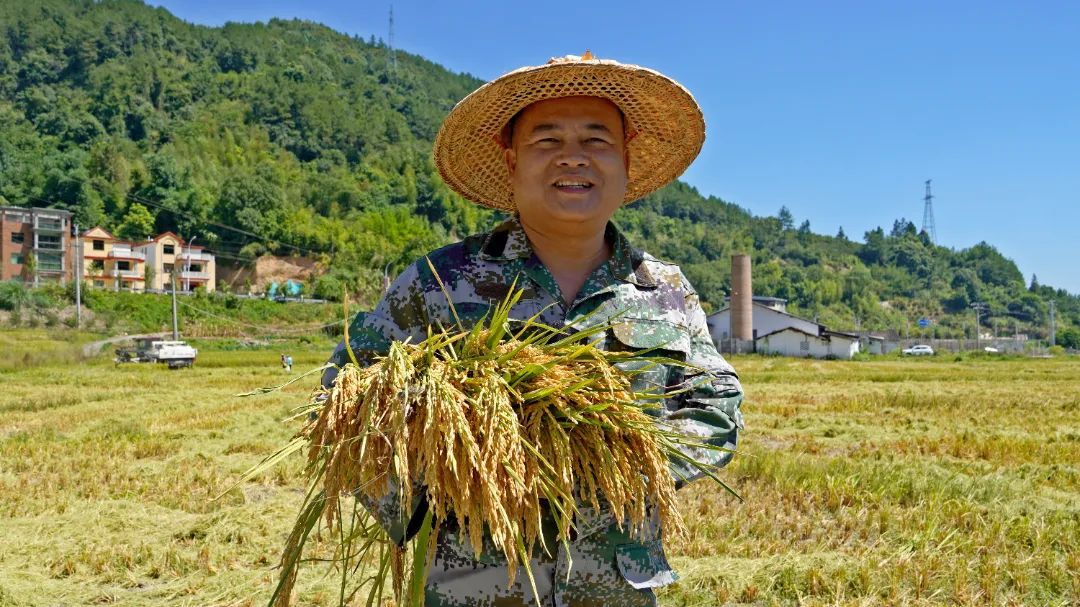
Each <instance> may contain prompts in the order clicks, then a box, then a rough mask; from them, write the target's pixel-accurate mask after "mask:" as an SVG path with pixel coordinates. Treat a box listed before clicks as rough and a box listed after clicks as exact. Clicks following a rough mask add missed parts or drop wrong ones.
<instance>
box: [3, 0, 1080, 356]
mask: <svg viewBox="0 0 1080 607" xmlns="http://www.w3.org/2000/svg"><path fill="white" fill-rule="evenodd" d="M479 84H480V81H479V80H477V79H476V78H473V77H471V76H469V75H467V74H456V73H453V72H450V71H448V70H446V69H445V68H443V67H441V66H438V65H435V64H434V63H431V62H430V61H427V60H425V59H423V58H422V57H418V56H415V55H410V54H408V53H406V52H402V51H400V50H398V51H397V53H396V63H394V64H391V63H390V62H389V53H388V50H387V48H386V47H385V45H384V44H383V43H382V42H380V41H377V40H374V39H372V40H362V39H359V38H353V37H349V36H346V35H343V34H340V33H337V32H334V31H332V30H330V29H328V28H326V27H324V26H321V25H317V24H313V23H309V22H302V21H283V20H272V21H270V22H269V23H266V24H227V25H225V26H224V27H221V28H209V27H203V26H196V25H191V24H188V23H185V22H183V21H181V20H179V19H177V18H176V17H174V16H172V15H171V14H170V13H168V12H167V11H165V10H164V9H160V8H152V7H149V6H146V5H144V4H142V3H140V2H136V1H134V0H104V1H98V2H94V1H90V0H21V1H19V2H3V3H0V204H13V205H19V206H57V207H63V208H67V209H71V210H72V211H73V212H75V214H76V217H77V219H78V221H79V224H80V225H81V226H83V227H89V226H93V225H102V226H104V227H105V228H107V229H110V230H113V231H114V232H115V233H118V234H119V235H121V236H123V237H126V238H142V237H145V236H146V235H148V234H149V233H150V232H154V231H162V230H174V231H176V232H179V233H181V234H184V235H196V237H197V238H198V239H199V241H200V242H202V243H203V244H204V245H206V246H208V247H209V248H210V249H211V250H213V251H214V252H215V253H216V254H217V255H218V256H219V257H222V258H226V259H229V258H235V259H237V260H240V261H243V260H246V259H250V258H252V257H253V256H255V255H258V254H260V253H262V252H266V251H269V252H274V253H278V254H292V253H297V254H305V255H313V256H317V257H322V258H323V259H324V261H326V262H327V263H328V266H329V268H330V270H329V272H328V273H326V274H325V275H323V276H322V277H320V278H319V279H317V281H316V284H315V285H313V286H314V288H315V290H316V292H317V293H319V294H320V295H324V296H330V297H338V296H340V293H342V291H343V289H348V290H349V291H351V292H352V293H354V294H355V296H357V297H358V298H359V299H360V301H361V303H362V304H364V305H370V304H372V303H373V302H374V300H375V298H376V297H377V294H378V291H379V290H380V289H381V277H382V274H383V272H384V270H387V269H388V270H389V271H391V272H393V271H395V270H400V269H401V268H402V267H404V265H405V264H406V263H408V262H409V261H411V260H412V259H414V258H416V257H418V256H419V255H420V254H422V253H423V252H425V251H427V250H429V249H431V248H434V247H436V246H438V245H441V244H444V243H447V242H450V241H452V240H455V239H458V238H460V237H462V236H464V235H466V234H469V233H472V232H476V231H479V230H482V229H484V228H486V227H487V226H489V225H491V224H492V223H493V222H494V221H496V220H497V219H498V217H497V216H496V214H495V213H493V212H491V211H487V210H485V209H483V208H481V207H479V206H477V205H474V204H472V203H469V202H467V201H465V200H463V199H461V198H460V197H459V196H457V195H456V194H454V193H453V192H451V191H450V190H449V189H448V188H447V187H446V186H445V185H444V184H443V183H442V181H441V180H440V179H439V177H438V175H437V172H436V171H435V168H434V166H433V164H432V162H431V158H430V154H431V142H432V140H433V139H434V136H435V133H436V131H437V130H438V127H439V124H440V121H441V120H442V117H443V116H444V115H445V114H446V112H447V111H448V110H449V109H450V108H451V107H452V106H453V104H454V103H455V102H457V101H458V100H459V99H461V98H462V97H464V96H465V95H466V94H467V93H468V92H469V91H471V90H472V89H474V88H475V87H476V86H477V85H479ZM616 221H617V222H618V223H619V225H620V226H621V227H622V228H623V229H624V230H626V231H627V232H628V233H629V235H630V236H631V238H632V239H633V240H634V241H635V242H636V243H637V244H638V245H639V246H642V247H643V248H645V249H647V250H649V251H650V252H652V253H653V254H655V255H657V256H659V257H662V258H667V259H671V260H673V261H676V262H678V263H680V264H681V265H682V267H683V268H684V270H685V271H686V273H687V274H688V275H689V277H690V278H691V280H692V281H693V282H694V283H695V285H696V286H697V288H698V289H699V291H700V292H701V294H702V297H703V299H704V301H705V302H706V303H707V305H711V306H712V307H713V308H719V307H720V306H722V305H723V298H724V295H725V294H726V292H727V290H728V287H729V284H730V260H729V257H730V255H731V254H732V253H736V252H750V253H751V254H752V255H753V262H754V273H755V274H754V289H755V292H756V293H757V294H761V295H771V296H776V297H784V298H787V299H789V300H790V301H791V304H792V306H791V307H792V311H793V312H795V313H797V314H801V315H805V316H809V317H815V316H816V317H818V318H819V319H820V320H821V321H822V322H825V323H826V324H829V325H830V326H832V327H835V328H854V327H856V326H857V325H859V326H861V327H863V328H875V329H887V328H893V329H899V330H900V331H901V332H903V331H905V330H908V329H909V327H910V330H911V331H912V332H913V333H915V332H917V327H915V326H914V325H915V322H914V321H915V320H916V319H918V318H921V317H932V318H934V319H936V320H937V322H936V324H935V325H934V326H933V327H932V328H931V329H930V331H932V332H933V331H936V333H937V334H938V335H941V336H946V335H948V336H952V335H961V334H963V332H964V331H965V329H966V331H967V332H968V333H969V334H970V332H971V323H972V318H973V314H972V313H971V311H970V309H969V304H970V303H971V302H974V301H982V302H986V303H987V304H988V305H989V308H990V311H989V315H988V316H987V317H986V319H985V320H984V326H986V327H988V328H989V327H991V326H992V325H994V324H995V323H997V324H998V326H999V327H1000V328H1001V329H1002V330H1003V332H1008V333H1011V332H1012V331H1013V330H1014V328H1016V329H1019V330H1020V331H1021V332H1024V331H1026V332H1029V333H1032V334H1036V335H1040V334H1043V333H1045V326H1046V324H1047V312H1048V302H1049V301H1051V300H1054V301H1055V302H1056V305H1057V312H1058V321H1059V326H1069V325H1072V326H1078V325H1080V297H1078V296H1075V295H1070V294H1068V293H1066V292H1064V291H1061V290H1055V289H1053V288H1051V287H1048V286H1040V285H1037V284H1036V279H1035V278H1034V277H1032V281H1031V282H1032V284H1031V286H1030V288H1029V287H1028V285H1027V284H1026V281H1025V278H1024V277H1023V276H1022V275H1021V274H1020V272H1019V270H1018V269H1017V267H1016V265H1015V264H1014V263H1013V262H1012V261H1010V260H1008V259H1006V258H1004V257H1003V256H1002V255H1001V254H1000V253H999V252H998V251H997V250H996V249H994V247H993V246H991V245H989V244H985V243H983V244H979V245H977V246H975V247H972V248H970V249H966V250H962V251H954V250H951V249H947V248H943V247H937V246H933V245H932V244H930V242H929V240H928V239H927V238H926V237H925V235H924V234H919V233H917V231H916V229H915V226H914V225H913V224H911V223H910V222H908V221H906V220H903V219H900V220H897V221H896V222H895V223H894V225H893V226H892V227H891V229H890V230H888V231H885V230H882V229H876V230H873V231H871V232H868V233H866V234H865V235H864V238H863V242H855V241H852V240H849V239H848V238H846V237H844V236H843V235H842V234H840V235H838V236H836V237H830V236H822V235H819V234H815V233H813V232H812V230H811V229H810V223H809V221H803V222H802V223H801V225H799V226H798V227H796V226H795V220H794V219H793V218H792V217H791V214H790V213H788V212H787V211H786V209H781V210H780V212H779V213H778V216H777V217H754V216H752V215H751V214H749V213H748V212H747V211H745V210H743V209H741V208H739V207H738V206H736V205H734V204H731V203H728V202H725V201H722V200H719V199H716V198H713V197H709V198H705V197H702V196H701V195H700V194H699V193H698V192H697V191H696V190H694V189H693V188H691V187H689V186H687V185H685V184H682V183H676V184H673V185H671V186H669V187H667V188H665V189H664V190H662V191H660V192H658V193H656V194H654V195H651V196H649V197H648V198H646V199H644V200H642V201H639V202H637V203H635V204H634V205H631V206H630V207H628V208H625V209H623V210H622V211H620V212H619V214H618V215H617V217H616ZM1040 332H1041V333H1040Z"/></svg>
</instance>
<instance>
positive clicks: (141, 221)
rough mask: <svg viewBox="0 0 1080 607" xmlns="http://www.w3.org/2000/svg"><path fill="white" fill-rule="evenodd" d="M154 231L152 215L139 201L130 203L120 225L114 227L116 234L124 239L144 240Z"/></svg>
mask: <svg viewBox="0 0 1080 607" xmlns="http://www.w3.org/2000/svg"><path fill="white" fill-rule="evenodd" d="M153 233H154V216H153V215H151V214H150V211H149V210H148V209H147V208H146V207H144V206H143V205H141V204H139V203H137V202H136V203H132V205H131V206H129V207H128V211H127V213H126V214H124V219H123V221H121V222H120V227H118V228H117V229H116V235H117V236H119V237H120V238H123V239H124V240H131V241H136V242H137V241H140V240H145V239H146V238H148V237H149V236H151V235H152V234H153Z"/></svg>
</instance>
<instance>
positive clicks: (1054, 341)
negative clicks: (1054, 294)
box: [1050, 299, 1057, 348]
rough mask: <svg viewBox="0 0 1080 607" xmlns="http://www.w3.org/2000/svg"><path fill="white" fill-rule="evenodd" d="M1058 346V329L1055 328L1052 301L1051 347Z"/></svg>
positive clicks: (1052, 301)
mask: <svg viewBox="0 0 1080 607" xmlns="http://www.w3.org/2000/svg"><path fill="white" fill-rule="evenodd" d="M1056 345H1057V328H1056V327H1055V326H1054V300H1053V299H1051V300H1050V347H1051V348H1053V347H1054V346H1056Z"/></svg>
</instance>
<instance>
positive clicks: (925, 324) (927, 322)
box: [919, 318, 930, 329]
mask: <svg viewBox="0 0 1080 607" xmlns="http://www.w3.org/2000/svg"><path fill="white" fill-rule="evenodd" d="M919 326H920V327H922V328H923V329H925V328H926V327H929V326H930V319H929V318H920V319H919Z"/></svg>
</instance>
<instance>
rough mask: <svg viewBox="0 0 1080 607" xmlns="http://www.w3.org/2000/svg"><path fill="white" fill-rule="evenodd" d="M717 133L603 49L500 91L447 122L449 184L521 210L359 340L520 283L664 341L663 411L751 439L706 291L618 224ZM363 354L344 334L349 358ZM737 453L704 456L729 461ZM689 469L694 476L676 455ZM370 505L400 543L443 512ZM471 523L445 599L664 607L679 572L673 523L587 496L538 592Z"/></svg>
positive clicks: (632, 341) (457, 254) (578, 313)
mask: <svg viewBox="0 0 1080 607" xmlns="http://www.w3.org/2000/svg"><path fill="white" fill-rule="evenodd" d="M703 140H704V123H703V120H702V117H701V111H700V109H699V108H698V106H697V103H696V102H695V101H694V99H693V97H691V96H690V94H689V93H688V92H687V91H686V90H685V89H683V88H682V87H681V86H680V85H679V84H678V83H676V82H674V81H672V80H671V79H669V78H667V77H666V76H663V75H662V74H659V73H657V72H654V71H652V70H648V69H645V68H640V67H637V66H630V65H623V64H619V63H616V62H614V61H601V60H597V59H595V58H593V57H591V56H590V55H589V54H588V53H586V55H585V56H584V57H575V56H568V57H563V58H559V59H553V60H551V61H550V62H548V64H546V65H544V66H538V67H530V68H523V69H521V70H517V71H515V72H511V73H509V74H507V75H504V76H502V77H500V78H498V79H496V80H494V81H493V82H490V83H488V84H486V85H484V86H483V87H481V88H480V89H478V90H477V91H475V92H473V93H472V94H471V95H469V96H468V97H466V98H465V99H464V100H462V101H461V103H459V104H458V105H457V106H456V107H455V108H454V109H453V110H452V111H451V113H450V115H449V116H448V117H447V118H446V121H445V122H444V123H443V126H442V129H441V130H440V132H439V135H438V137H437V138H436V141H435V150H434V155H435V162H436V164H437V166H438V167H439V171H440V173H441V175H442V177H443V179H444V180H445V181H446V183H447V185H449V186H450V187H452V188H453V189H455V190H456V191H458V192H459V193H461V194H462V195H463V196H465V197H466V198H468V199H469V200H473V201H475V202H477V203H480V204H483V205H486V206H489V207H493V208H497V209H502V210H505V211H508V212H510V213H512V214H513V217H512V218H511V219H509V220H507V221H506V222H504V223H503V224H502V225H500V226H498V227H496V228H495V229H494V230H492V231H491V232H489V233H486V234H480V235H476V236H472V237H469V238H467V239H465V240H464V241H463V242H460V243H457V244H454V245H450V246H448V247H444V248H442V249H439V250H437V251H434V252H432V253H431V254H429V255H428V256H427V258H426V259H424V260H420V261H417V262H416V263H414V264H413V265H411V266H410V267H409V268H407V269H406V270H405V271H404V272H403V273H402V275H401V276H399V277H398V279H397V280H396V281H395V282H394V283H393V284H392V285H391V287H390V288H389V290H388V291H387V293H386V294H385V295H384V297H383V299H382V301H380V302H379V304H378V306H377V307H376V309H375V310H374V311H373V312H371V313H369V314H367V315H364V316H362V317H359V318H358V319H357V320H356V321H355V322H354V323H353V325H352V327H351V329H350V333H349V336H350V340H351V346H352V349H353V350H354V352H356V353H358V355H359V356H360V357H361V358H362V359H364V360H371V358H372V357H373V356H375V355H377V354H379V353H382V352H385V351H386V349H387V348H388V347H389V344H390V342H391V341H393V340H399V341H400V340H405V339H412V340H413V341H417V340H420V339H423V338H424V337H425V336H426V334H427V330H428V327H429V326H440V325H441V326H444V327H450V326H453V325H454V324H455V323H456V322H457V319H458V318H460V320H461V322H462V323H463V324H464V325H465V328H468V327H469V326H471V325H472V324H474V323H476V322H478V321H479V320H481V319H482V318H483V317H484V315H485V314H486V313H487V312H488V310H489V309H490V308H491V307H492V306H493V305H494V304H496V303H498V302H499V301H501V300H502V299H503V298H504V297H505V296H506V294H507V293H508V291H509V290H510V288H511V285H514V284H516V287H517V288H519V289H522V290H523V292H524V294H523V296H522V298H521V299H520V301H519V302H518V303H517V305H516V306H515V307H514V309H513V310H512V312H511V317H512V318H515V319H526V318H530V317H533V316H534V315H539V320H540V322H543V323H545V324H549V325H552V326H558V327H567V330H571V331H574V330H582V329H585V328H587V327H589V326H595V325H596V324H597V323H602V324H611V328H610V329H609V330H608V331H606V332H605V333H604V334H603V336H602V337H601V339H600V342H599V346H600V347H602V348H605V349H609V350H630V351H636V350H646V349H660V353H661V354H664V355H667V356H670V357H673V358H677V359H681V360H684V361H686V362H687V363H690V365H691V366H692V367H681V366H667V365H659V366H655V367H652V368H649V369H647V370H646V371H644V372H642V373H639V374H636V375H635V376H634V384H635V385H634V387H635V389H637V390H642V391H644V390H666V389H670V388H674V387H683V388H687V389H686V390H684V391H682V392H681V393H680V394H679V395H678V396H677V397H675V398H671V399H668V400H667V402H665V404H664V407H663V411H662V412H661V415H662V416H663V417H665V418H666V420H667V421H669V422H670V423H671V424H673V425H675V426H677V427H678V428H680V429H682V430H683V431H685V432H686V433H687V434H689V435H693V436H695V437H700V438H704V439H706V440H708V441H709V442H710V443H713V444H716V445H719V446H724V447H728V448H734V446H735V443H736V437H737V432H738V428H739V427H741V425H742V418H741V414H740V412H739V405H740V403H741V400H742V389H741V387H740V385H739V382H738V379H737V377H736V375H735V372H734V370H733V369H732V368H731V366H730V365H728V364H727V362H726V361H724V359H723V358H721V357H720V355H719V354H718V353H717V352H716V349H715V347H714V346H713V344H712V341H711V339H710V337H709V332H708V330H707V328H706V325H705V314H704V312H703V311H702V309H701V306H700V305H699V302H698V298H697V294H696V293H695V291H694V290H693V287H691V286H690V284H689V283H688V282H687V280H686V278H685V277H684V276H683V274H682V272H681V271H680V270H679V268H678V267H677V266H675V265H674V264H671V263H667V262H664V261H660V260H657V259H655V258H654V257H652V256H650V255H648V254H646V253H643V252H641V251H638V250H636V249H634V248H633V247H631V246H630V243H629V242H628V241H627V240H626V238H625V237H623V235H622V234H621V233H619V231H618V230H617V229H616V228H615V226H614V225H613V224H611V223H610V221H609V220H610V219H611V217H612V215H613V214H614V213H615V211H616V210H618V209H619V207H620V206H622V205H623V204H625V203H627V202H632V201H633V200H636V199H638V198H640V197H641V196H643V195H645V194H647V193H649V192H651V191H654V190H656V189H657V188H660V187H662V186H663V185H665V184H667V183H669V182H670V181H671V180H673V179H675V178H676V177H677V176H678V175H679V174H680V173H681V172H682V171H683V170H685V168H686V167H687V166H688V165H689V164H690V162H691V161H692V160H693V159H694V157H695V156H696V155H697V153H698V151H699V150H700V149H701V144H702V142H703ZM429 261H430V265H429ZM444 289H445V290H444ZM448 296H449V298H450V299H451V300H452V301H453V304H454V312H451V310H450V306H449V305H448V304H447V297H448ZM454 313H456V317H455V314H454ZM346 360H347V355H346V353H345V352H344V349H343V346H339V347H338V350H337V351H335V354H334V357H333V361H334V362H335V363H337V364H338V365H341V364H344V363H345V362H346ZM687 368H694V369H700V371H693V372H689V371H687ZM332 376H333V373H328V375H327V377H326V378H325V379H324V381H326V382H329V381H330V380H331V379H332ZM730 455H731V454H730V453H722V454H719V453H711V452H710V453H704V454H703V453H696V454H695V456H696V457H698V458H710V457H711V458H712V459H713V461H714V462H715V463H717V464H724V463H726V462H727V460H728V459H730ZM673 473H674V474H676V478H681V477H685V476H690V475H691V471H689V470H685V469H677V468H676V467H675V466H673ZM367 505H368V507H369V509H370V510H371V511H372V513H373V514H374V515H375V516H376V517H377V518H378V519H379V520H380V522H382V523H383V524H384V526H386V527H387V529H388V530H389V531H390V534H391V537H393V538H394V539H396V540H399V541H403V540H405V539H407V537H409V535H410V534H411V533H412V532H414V531H415V528H416V527H417V526H418V522H419V520H422V518H423V515H424V512H425V511H426V505H425V504H424V503H423V501H422V499H418V500H417V503H416V504H415V508H414V509H413V511H412V512H401V511H400V509H399V507H398V504H397V500H396V499H394V498H393V497H388V499H385V500H382V501H380V502H378V503H372V504H367ZM457 531H458V530H457V529H456V525H455V523H454V521H453V520H448V521H442V526H441V527H440V532H439V536H438V538H437V545H436V553H435V559H434V561H433V563H432V564H431V568H430V570H429V576H428V580H427V586H426V589H425V599H426V605H428V606H447V605H452V606H492V607H494V606H504V605H515V606H516V605H521V606H525V605H534V604H536V602H537V599H538V600H539V603H540V604H541V605H556V606H562V605H597V606H599V605H606V606H610V607H622V606H637V605H655V596H654V595H653V592H652V588H654V587H658V586H662V585H665V584H668V583H670V582H672V581H674V579H675V574H674V572H673V571H671V568H670V567H669V565H668V563H667V560H666V558H665V556H664V552H663V547H662V545H661V542H660V535H659V529H656V528H653V529H650V530H649V531H648V532H647V533H646V536H645V537H630V536H629V535H628V533H627V532H626V531H625V530H623V529H620V528H619V527H618V526H617V525H616V524H615V523H614V520H613V519H612V517H611V516H610V514H609V513H607V512H605V511H603V510H602V509H601V511H599V512H596V511H593V510H592V509H591V508H588V507H585V506H584V505H582V506H581V514H580V516H579V517H578V519H577V520H576V527H575V531H576V535H575V537H574V538H573V541H571V542H570V544H569V552H568V553H567V551H566V549H564V548H562V547H559V548H558V549H557V550H554V551H553V553H552V554H546V553H540V554H535V555H533V558H532V562H531V566H532V570H533V574H534V577H535V580H536V585H537V592H538V593H539V596H538V597H534V596H533V593H532V590H531V589H530V587H529V583H528V581H527V580H526V579H524V578H525V576H523V575H519V576H518V578H517V580H516V582H515V584H514V586H512V587H507V568H506V565H507V564H506V562H505V560H504V558H503V557H502V555H501V554H500V553H498V552H497V551H494V550H488V549H485V550H484V552H483V553H482V554H480V555H474V554H473V553H472V551H471V549H470V548H469V547H468V541H467V539H465V538H460V537H459V536H458V532H457ZM485 544H486V545H490V542H485ZM548 545H554V543H553V542H548Z"/></svg>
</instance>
